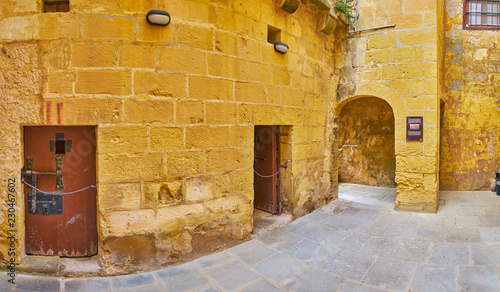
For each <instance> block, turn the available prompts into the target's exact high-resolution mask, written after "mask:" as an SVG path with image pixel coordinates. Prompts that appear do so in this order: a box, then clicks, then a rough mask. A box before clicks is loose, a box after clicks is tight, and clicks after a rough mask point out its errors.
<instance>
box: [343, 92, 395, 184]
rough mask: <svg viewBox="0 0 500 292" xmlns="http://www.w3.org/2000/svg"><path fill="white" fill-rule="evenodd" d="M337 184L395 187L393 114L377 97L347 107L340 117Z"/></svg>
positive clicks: (364, 98)
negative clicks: (338, 182)
mask: <svg viewBox="0 0 500 292" xmlns="http://www.w3.org/2000/svg"><path fill="white" fill-rule="evenodd" d="M339 131H340V133H339V181H340V182H348V183H355V184H365V185H371V186H384V187H395V186H396V182H395V181H394V179H395V175H396V158H395V157H394V114H393V113H392V109H391V106H390V105H389V104H388V103H387V102H385V101H384V100H382V99H380V98H377V97H363V98H359V99H356V100H353V101H351V102H349V103H347V104H346V105H345V106H344V107H343V108H342V110H341V111H340V116H339Z"/></svg>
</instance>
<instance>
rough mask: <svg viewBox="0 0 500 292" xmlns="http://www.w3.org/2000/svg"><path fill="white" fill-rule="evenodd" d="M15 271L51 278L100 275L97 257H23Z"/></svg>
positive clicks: (100, 270)
mask: <svg viewBox="0 0 500 292" xmlns="http://www.w3.org/2000/svg"><path fill="white" fill-rule="evenodd" d="M16 269H17V270H18V271H19V272H21V273H22V274H27V275H30V274H31V275H46V276H51V277H54V276H55V277H69V278H80V277H96V276H101V275H102V269H101V267H100V266H99V262H98V258H97V256H92V257H80V258H67V257H58V256H32V255H28V256H25V257H24V258H23V259H22V261H21V264H20V265H18V266H16Z"/></svg>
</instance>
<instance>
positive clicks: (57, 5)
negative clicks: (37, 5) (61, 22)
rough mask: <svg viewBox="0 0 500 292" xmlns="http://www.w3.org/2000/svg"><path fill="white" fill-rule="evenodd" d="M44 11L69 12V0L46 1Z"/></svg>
mask: <svg viewBox="0 0 500 292" xmlns="http://www.w3.org/2000/svg"><path fill="white" fill-rule="evenodd" d="M43 12H69V1H45V2H43Z"/></svg>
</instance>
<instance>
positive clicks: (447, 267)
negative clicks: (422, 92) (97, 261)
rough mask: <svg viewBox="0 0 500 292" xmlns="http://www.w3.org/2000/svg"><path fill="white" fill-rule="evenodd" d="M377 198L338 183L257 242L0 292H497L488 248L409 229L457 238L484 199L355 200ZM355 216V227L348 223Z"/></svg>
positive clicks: (31, 281) (20, 278)
mask: <svg viewBox="0 0 500 292" xmlns="http://www.w3.org/2000/svg"><path fill="white" fill-rule="evenodd" d="M387 191H388V190H387V188H376V187H368V186H360V185H348V184H342V185H341V187H340V193H339V196H340V199H339V200H337V201H335V202H331V203H329V204H327V205H326V206H324V207H322V208H320V209H318V210H316V211H314V212H313V213H311V214H308V215H305V216H303V217H301V218H299V219H297V220H295V221H293V222H292V223H290V224H289V225H287V226H284V227H281V228H279V229H277V230H273V231H270V232H269V233H268V234H266V235H264V236H262V237H258V238H255V239H253V240H251V241H249V242H246V243H244V244H241V245H238V246H235V247H233V248H230V249H228V250H225V251H222V252H219V253H215V254H211V255H208V256H205V257H201V258H198V259H196V260H194V261H192V262H189V263H184V264H179V265H174V266H170V267H166V268H162V269H160V270H157V271H154V272H148V273H138V274H134V275H127V276H118V277H117V276H114V277H100V278H95V277H94V278H80V279H71V278H60V277H43V276H38V277H33V276H25V275H21V274H17V275H16V281H17V282H16V283H18V284H16V285H15V286H14V285H12V286H5V285H0V291H9V290H10V288H13V289H14V288H15V289H17V290H16V291H37V289H38V291H54V290H55V291H57V290H59V291H74V290H75V289H76V290H79V291H95V290H110V291H114V290H119V291H160V290H166V291H210V292H213V291H290V290H293V291H332V290H333V291H349V292H350V291H360V292H361V291H370V292H372V291H401V292H407V291H408V290H411V291H458V290H460V291H497V290H498V288H499V287H500V286H499V285H500V281H499V276H498V275H499V271H500V270H499V269H498V257H499V256H498V253H499V250H498V241H497V242H483V241H482V239H481V238H478V239H475V240H472V241H467V240H465V239H463V240H462V241H459V242H456V243H449V242H447V241H446V239H445V238H444V237H443V236H440V235H439V233H437V232H436V233H433V232H428V233H426V234H425V235H426V236H425V237H423V236H420V235H418V234H415V233H416V232H415V226H416V227H417V229H416V230H418V229H419V228H426V229H427V230H432V229H430V227H431V226H437V227H439V228H440V229H441V231H443V232H445V233H448V232H459V231H460V230H463V229H464V228H461V227H458V226H457V225H456V222H455V218H456V217H457V216H458V215H459V214H460V212H461V210H462V209H463V207H464V206H476V207H480V208H476V209H474V210H476V212H477V213H473V212H470V213H469V214H470V216H474V215H477V216H479V217H487V216H488V215H485V214H484V210H483V209H485V208H488V207H491V202H490V200H489V198H491V196H492V195H493V194H491V193H490V192H467V193H465V192H456V191H453V192H442V193H441V195H442V198H444V200H445V201H446V202H447V203H446V204H443V205H442V206H441V208H440V210H439V211H438V213H437V214H421V213H407V212H400V211H394V210H393V204H392V203H389V202H385V201H384V198H383V197H376V196H370V198H371V199H369V200H367V199H366V198H365V196H366V194H377V193H384V192H387ZM393 192H395V189H394V190H393ZM471 197H475V199H474V200H472V199H471ZM453 198H456V199H455V200H454V199H453ZM377 202H378V203H379V204H377ZM493 204H500V198H497V197H494V202H493ZM377 213H378V216H374V214H377ZM358 214H359V215H361V216H360V217H363V218H364V219H363V220H360V219H358V220H357V219H355V218H356V216H358ZM367 214H369V215H367ZM374 218H375V219H374ZM345 219H349V220H351V221H356V223H357V225H362V223H360V222H364V221H365V220H366V221H373V222H374V224H373V225H371V227H372V228H375V229H382V230H386V231H385V232H383V233H381V234H378V235H372V234H371V233H370V232H369V229H358V228H354V229H351V230H348V229H342V228H340V225H341V224H342V223H343V222H345V221H344V220H345ZM334 223H340V224H334ZM315 225H324V226H328V228H331V229H334V230H336V232H333V233H329V232H323V233H321V232H318V236H317V237H315V241H313V240H310V239H307V238H305V237H302V236H299V235H297V234H296V233H295V231H297V230H300V229H302V228H303V229H307V228H308V227H309V226H310V227H311V229H315V230H319V229H318V228H317V226H316V227H315ZM382 226H385V227H389V229H385V228H381V227H382ZM496 229H498V228H496ZM389 230H391V232H388V231H389ZM410 234H414V235H415V237H416V238H412V237H410V236H409V235H410ZM495 234H496V230H495V229H493V228H490V229H486V228H485V229H484V230H483V235H484V237H483V239H484V238H494V237H495V236H496V235H495ZM304 235H308V234H304ZM320 235H322V236H323V239H320V238H319V236H320ZM336 237H338V238H341V239H343V241H347V242H351V243H353V245H357V246H358V247H359V246H361V247H362V248H360V249H354V248H353V249H347V248H336V247H335V245H332V244H330V243H331V242H337V241H334V240H333V239H334V238H336ZM384 245H386V246H387V247H388V248H384ZM363 250H365V252H363ZM419 253H421V255H419ZM252 254H254V255H255V259H252V258H251V255H252ZM7 279H8V275H7V274H5V273H0V280H1V281H5V283H6V281H7ZM2 289H3V290H2Z"/></svg>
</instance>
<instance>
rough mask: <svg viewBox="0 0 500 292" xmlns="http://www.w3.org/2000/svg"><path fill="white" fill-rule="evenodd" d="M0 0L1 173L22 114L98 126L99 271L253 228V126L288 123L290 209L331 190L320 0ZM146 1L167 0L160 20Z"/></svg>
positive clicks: (173, 254)
mask: <svg viewBox="0 0 500 292" xmlns="http://www.w3.org/2000/svg"><path fill="white" fill-rule="evenodd" d="M4 2H5V3H4ZM4 2H2V7H1V9H0V49H1V53H0V59H1V60H0V70H1V74H0V85H1V86H0V87H1V88H2V89H1V90H0V106H1V107H2V108H3V109H5V110H2V111H0V115H1V117H2V121H3V127H2V130H1V132H2V137H1V138H0V145H1V146H2V147H0V149H2V150H0V151H2V156H1V158H0V173H1V174H2V177H18V176H19V168H20V165H22V164H23V144H22V141H23V139H22V137H23V126H26V125H30V126H31V125H38V126H44V125H73V126H78V125H93V126H95V127H96V129H97V131H96V133H97V146H96V147H97V153H98V154H97V155H98V157H97V189H98V192H97V196H98V225H99V226H98V230H99V241H98V249H99V253H98V257H99V263H100V265H101V266H102V268H103V273H105V274H116V273H126V272H132V271H136V270H141V269H145V268H146V267H149V266H150V265H158V266H159V265H164V264H171V263H175V262H178V261H180V260H183V259H187V258H190V257H193V256H197V255H199V254H202V253H207V252H211V251H213V250H216V249H220V248H223V247H224V246H228V245H231V244H234V243H235V242H238V241H241V240H244V239H246V238H248V236H249V235H250V233H251V231H252V229H253V221H252V220H253V219H252V215H253V199H254V198H253V171H252V167H253V151H254V149H253V148H254V141H253V135H254V125H282V126H286V127H283V129H285V128H286V131H287V133H288V135H289V136H288V138H286V139H285V138H283V139H285V140H283V141H282V144H283V148H282V151H283V155H282V161H281V164H283V163H284V162H285V161H286V160H290V161H289V163H288V166H289V168H288V169H287V170H286V171H284V172H283V176H282V178H281V180H282V181H283V188H282V189H281V190H282V200H283V201H284V202H287V207H286V208H285V209H284V210H285V211H286V212H289V213H291V214H293V215H294V216H296V217H297V216H301V215H302V214H305V213H306V212H308V211H311V210H313V209H315V208H318V207H319V206H322V205H323V204H325V203H326V202H328V201H330V200H333V199H335V198H336V189H337V188H336V178H335V177H331V174H332V173H335V172H334V171H333V164H332V163H331V161H332V155H333V154H332V151H331V149H332V142H333V141H332V139H331V135H330V134H329V132H330V125H331V124H332V117H333V115H332V114H331V112H332V110H333V107H332V103H331V98H332V96H333V94H334V92H335V88H336V85H335V83H334V82H333V81H334V80H336V76H338V73H336V72H335V68H334V64H335V63H336V62H335V59H336V58H337V56H338V55H339V54H335V51H336V48H337V47H338V44H337V43H338V41H339V40H337V39H336V38H335V37H334V36H333V35H326V34H323V33H320V32H317V28H316V23H317V21H318V17H323V15H324V14H323V13H321V12H320V11H319V10H318V7H317V6H315V5H311V3H306V4H301V5H300V7H299V8H298V10H297V11H296V12H295V13H294V14H287V13H285V12H284V11H282V10H280V9H277V8H276V6H275V3H274V2H273V1H271V0H257V1H230V2H231V3H226V1H205V0H187V1H174V0H164V1H159V3H158V5H157V6H155V3H154V1H153V2H151V1H149V0H138V1H114V0H110V1H100V2H94V1H70V11H69V12H67V13H42V12H41V11H42V10H41V1H38V2H37V3H38V4H40V5H18V4H17V3H18V1H14V0H6V1H4ZM321 2H324V1H321ZM318 3H319V2H318ZM150 9H164V10H167V11H168V12H169V13H170V14H171V15H172V22H171V24H170V25H169V26H167V27H159V26H152V25H150V24H148V23H147V22H146V20H145V14H146V13H147V11H149V10H150ZM268 25H271V26H273V27H276V28H278V29H280V30H281V40H282V41H283V42H285V43H287V44H289V46H290V50H289V52H288V53H287V54H286V55H281V54H278V53H276V52H275V51H274V49H273V44H271V43H268V42H267V31H268ZM284 131H285V130H284ZM3 183H4V182H0V186H2V184H3ZM283 190H286V192H285V191H283ZM16 192H17V193H16V196H17V202H24V199H23V198H24V197H23V196H24V194H23V192H22V188H21V187H19V188H17V190H16ZM2 196H3V195H2V194H0V199H1V201H2V202H4V201H5V198H3V197H2ZM17 207H18V212H20V213H19V214H23V212H25V206H24V204H21V203H19V204H18V206H17ZM4 209H5V208H3V207H1V206H0V210H2V211H1V212H2V213H5V212H7V211H6V210H4ZM0 218H3V217H0ZM20 218H22V216H20ZM17 224H18V225H17V228H18V230H19V236H20V238H21V241H22V240H23V239H22V238H23V236H24V228H25V227H24V222H18V223H17ZM0 226H1V229H0V230H1V232H0V260H2V261H5V260H6V259H7V257H6V254H7V253H6V252H7V248H8V245H7V244H8V242H7V238H6V237H5V236H4V235H1V234H4V233H5V232H3V231H4V230H5V228H6V227H5V223H3V221H2V222H0ZM17 248H18V252H17V253H16V255H17V258H16V261H17V262H20V261H21V259H22V257H25V256H26V255H25V254H23V250H22V244H18V245H17Z"/></svg>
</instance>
